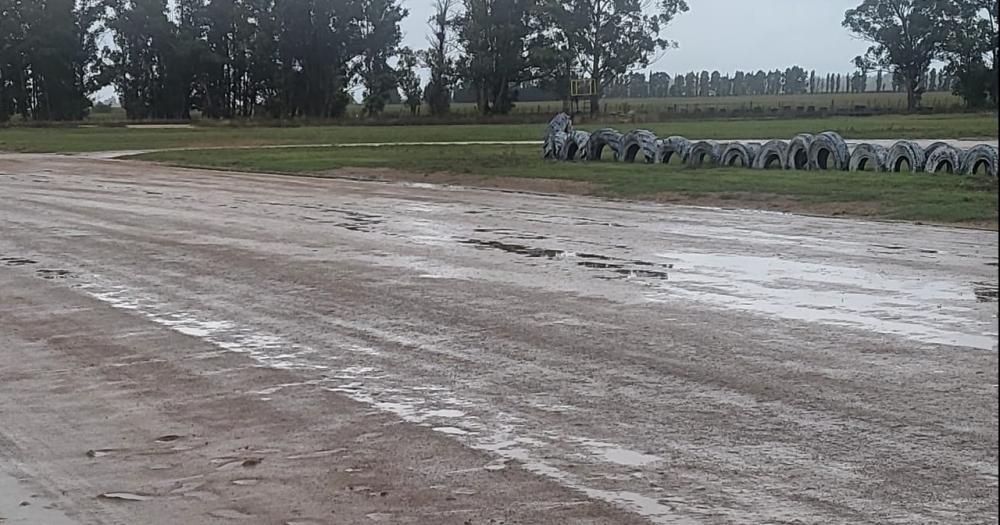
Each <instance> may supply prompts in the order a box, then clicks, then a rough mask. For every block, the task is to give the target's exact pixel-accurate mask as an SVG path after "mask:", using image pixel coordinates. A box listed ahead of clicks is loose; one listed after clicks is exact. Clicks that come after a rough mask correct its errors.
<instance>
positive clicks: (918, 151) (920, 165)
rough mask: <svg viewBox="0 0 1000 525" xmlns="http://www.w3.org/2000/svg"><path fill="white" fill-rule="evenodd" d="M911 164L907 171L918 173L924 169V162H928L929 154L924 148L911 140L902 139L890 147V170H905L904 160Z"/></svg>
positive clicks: (888, 165) (908, 164)
mask: <svg viewBox="0 0 1000 525" xmlns="http://www.w3.org/2000/svg"><path fill="white" fill-rule="evenodd" d="M904 161H905V162H906V165H907V166H909V167H908V169H907V170H906V171H908V172H910V173H917V172H921V171H924V164H926V163H927V155H926V154H925V153H924V148H921V147H920V145H919V144H917V143H916V142H913V141H910V140H901V141H899V142H897V143H895V144H893V145H892V147H891V148H889V160H888V163H887V164H886V166H887V167H888V169H889V171H891V172H893V173H899V172H901V171H903V162H904Z"/></svg>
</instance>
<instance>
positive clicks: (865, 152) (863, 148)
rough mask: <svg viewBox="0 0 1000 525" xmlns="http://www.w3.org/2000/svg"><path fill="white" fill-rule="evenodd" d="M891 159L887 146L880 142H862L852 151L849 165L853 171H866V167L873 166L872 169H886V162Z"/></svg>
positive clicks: (882, 170)
mask: <svg viewBox="0 0 1000 525" xmlns="http://www.w3.org/2000/svg"><path fill="white" fill-rule="evenodd" d="M888 159H889V150H887V149H885V146H880V145H878V144H868V143H862V144H858V145H857V146H855V147H854V151H852V152H851V160H850V162H849V163H848V167H849V168H850V170H851V171H865V168H866V167H869V166H870V167H872V168H873V169H872V171H877V172H884V171H886V166H887V164H886V162H887V161H888Z"/></svg>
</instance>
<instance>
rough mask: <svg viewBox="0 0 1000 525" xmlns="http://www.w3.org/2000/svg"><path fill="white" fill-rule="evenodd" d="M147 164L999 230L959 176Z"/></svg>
mask: <svg viewBox="0 0 1000 525" xmlns="http://www.w3.org/2000/svg"><path fill="white" fill-rule="evenodd" d="M139 158H142V159H146V160H154V161H160V162H165V163H170V164H174V165H181V166H198V167H209V168H215V169H229V170H241V171H254V172H269V173H287V174H299V175H312V176H324V175H330V174H331V173H332V172H333V170H337V169H338V168H356V167H362V168H395V169H398V170H404V171H405V172H408V173H412V174H414V177H415V180H420V177H419V174H437V173H441V172H448V173H457V174H467V175H468V176H469V177H470V181H471V182H472V183H475V182H476V180H479V181H483V180H484V179H486V180H488V179H490V178H494V179H498V178H505V179H530V180H535V181H541V180H557V181H573V182H580V183H586V184H582V185H580V188H579V190H580V191H579V192H581V193H588V194H595V195H600V196H606V197H625V198H644V199H658V200H670V201H680V202H693V203H716V204H723V205H725V204H726V203H731V205H733V206H745V207H753V208H763V209H774V208H776V209H787V210H790V211H806V212H816V213H822V214H832V215H840V214H845V215H854V216H867V217H876V218H886V219H905V220H917V221H928V222H938V223H975V224H977V225H990V224H995V222H996V217H997V184H996V181H993V180H985V179H979V178H965V177H958V176H933V175H925V174H919V175H911V174H878V175H876V174H874V173H847V172H796V171H753V170H745V169H690V168H684V167H680V166H674V165H642V164H624V163H614V162H602V163H568V162H550V161H544V160H542V159H540V158H539V151H538V148H537V147H529V146H452V147H448V148H437V147H428V146H409V147H407V146H388V147H351V148H301V149H292V150H274V149H272V150H212V151H205V150H200V151H199V150H190V151H174V152H159V153H152V154H146V155H142V156H140V157H139Z"/></svg>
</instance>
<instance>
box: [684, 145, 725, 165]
mask: <svg viewBox="0 0 1000 525" xmlns="http://www.w3.org/2000/svg"><path fill="white" fill-rule="evenodd" d="M721 156H722V146H720V145H719V143H718V142H716V141H714V140H699V141H698V142H695V143H693V144H691V149H690V150H688V155H687V165H688V166H691V167H692V168H697V167H699V166H702V167H704V166H718V165H719V158H720V157H721Z"/></svg>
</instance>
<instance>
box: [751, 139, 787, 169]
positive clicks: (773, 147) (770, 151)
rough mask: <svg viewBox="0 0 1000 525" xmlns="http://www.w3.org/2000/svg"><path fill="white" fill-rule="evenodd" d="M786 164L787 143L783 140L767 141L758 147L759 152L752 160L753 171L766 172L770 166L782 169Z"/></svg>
mask: <svg viewBox="0 0 1000 525" xmlns="http://www.w3.org/2000/svg"><path fill="white" fill-rule="evenodd" d="M787 163H788V143H787V142H785V141H783V140H769V141H767V142H765V143H764V145H763V146H761V147H760V152H759V153H757V156H756V157H755V158H754V159H753V168H754V169H755V170H766V169H770V168H771V167H772V166H777V168H778V169H784V168H785V166H786V165H787Z"/></svg>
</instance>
